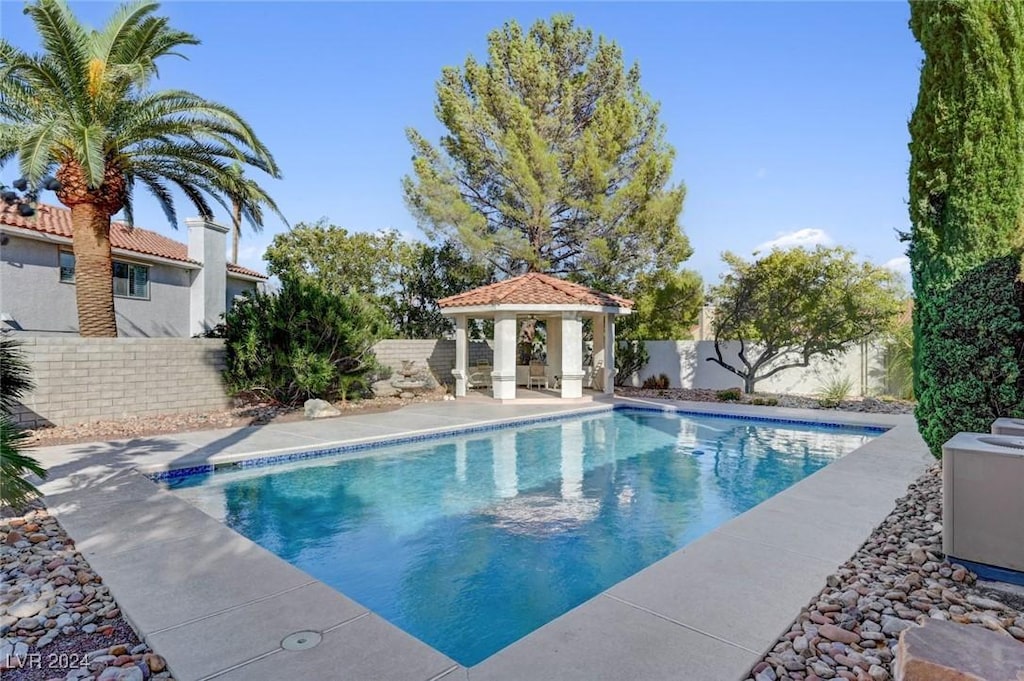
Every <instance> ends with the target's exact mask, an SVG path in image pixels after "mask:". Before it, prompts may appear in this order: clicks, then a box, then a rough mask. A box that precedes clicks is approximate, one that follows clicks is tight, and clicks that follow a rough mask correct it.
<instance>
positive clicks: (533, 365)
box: [526, 362, 548, 390]
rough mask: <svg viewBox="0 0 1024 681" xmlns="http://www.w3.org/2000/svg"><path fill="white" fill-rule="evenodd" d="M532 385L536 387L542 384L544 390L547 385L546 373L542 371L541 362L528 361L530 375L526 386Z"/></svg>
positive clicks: (530, 386)
mask: <svg viewBox="0 0 1024 681" xmlns="http://www.w3.org/2000/svg"><path fill="white" fill-rule="evenodd" d="M534 386H537V387H538V388H539V387H542V386H543V387H544V389H545V390H547V387H548V375H547V374H546V373H544V365H543V364H542V363H541V362H530V376H529V380H528V381H527V384H526V387H527V388H532V387H534Z"/></svg>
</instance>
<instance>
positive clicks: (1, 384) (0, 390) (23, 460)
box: [0, 333, 46, 509]
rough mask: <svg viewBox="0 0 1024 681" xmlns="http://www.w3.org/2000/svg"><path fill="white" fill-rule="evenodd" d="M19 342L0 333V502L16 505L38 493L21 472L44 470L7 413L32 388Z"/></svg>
mask: <svg viewBox="0 0 1024 681" xmlns="http://www.w3.org/2000/svg"><path fill="white" fill-rule="evenodd" d="M19 345H20V344H19V343H18V342H17V341H16V340H14V339H13V338H10V337H9V336H7V335H6V333H5V334H4V335H3V336H2V337H0V504H4V505H7V506H11V507H13V508H16V509H17V508H20V507H22V506H24V505H25V504H26V503H28V502H29V501H31V500H32V499H33V498H35V497H37V496H39V490H37V489H36V488H35V486H34V485H33V484H32V483H30V482H29V481H28V480H26V479H25V476H26V475H28V474H29V473H35V474H36V475H38V476H39V477H41V478H45V477H46V470H45V469H44V468H43V467H42V466H40V465H39V462H38V461H36V460H35V459H33V458H32V457H31V456H28V455H27V454H26V453H25V451H24V442H25V433H24V432H23V431H22V430H20V429H19V428H18V427H17V426H16V425H14V421H13V420H11V416H10V413H11V411H12V410H13V409H14V406H15V405H16V404H17V403H18V402H19V401H20V400H21V398H22V397H23V396H24V395H25V393H27V392H28V391H29V390H31V389H32V373H31V368H30V367H29V365H28V362H27V361H26V360H25V355H24V353H22V351H21V348H20V346H19Z"/></svg>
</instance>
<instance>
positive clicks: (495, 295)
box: [437, 272, 633, 309]
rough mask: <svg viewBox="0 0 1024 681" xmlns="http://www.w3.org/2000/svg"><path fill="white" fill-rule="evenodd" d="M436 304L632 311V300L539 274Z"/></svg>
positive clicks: (481, 288)
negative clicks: (605, 308) (596, 307)
mask: <svg viewBox="0 0 1024 681" xmlns="http://www.w3.org/2000/svg"><path fill="white" fill-rule="evenodd" d="M437 304H438V305H439V306H440V307H443V308H451V307H471V306H474V305H600V306H602V307H621V308H627V309H629V308H632V307H633V301H632V300H628V299H626V298H622V297H620V296H616V295H612V294H610V293H602V292H601V291H597V290H595V289H592V288H589V287H587V286H583V285H581V284H574V283H572V282H569V281H565V280H564V279H558V278H557V277H552V276H550V275H548V274H541V273H539V272H530V273H529V274H524V275H522V276H519V277H514V278H512V279H506V280H504V281H499V282H497V283H495V284H488V285H487V286H481V287H480V288H475V289H473V290H471V291H466V292H465V293H460V294H458V295H454V296H450V297H448V298H442V299H441V300H439V301H437Z"/></svg>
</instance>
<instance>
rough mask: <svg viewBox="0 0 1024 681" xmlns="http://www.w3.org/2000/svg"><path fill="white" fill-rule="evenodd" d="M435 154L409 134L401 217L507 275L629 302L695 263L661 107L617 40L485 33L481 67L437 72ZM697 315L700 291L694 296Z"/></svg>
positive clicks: (511, 30) (549, 24)
mask: <svg viewBox="0 0 1024 681" xmlns="http://www.w3.org/2000/svg"><path fill="white" fill-rule="evenodd" d="M435 110H436V113H437V117H438V119H439V120H440V122H441V123H442V124H443V125H444V127H445V128H446V132H445V134H444V136H443V137H442V138H441V143H440V147H439V148H438V147H435V146H434V145H433V144H432V143H431V142H429V141H428V140H427V139H426V138H424V137H423V135H421V134H420V133H418V132H416V131H415V130H409V131H408V136H409V140H410V142H411V144H412V147H413V154H414V157H413V173H412V175H411V176H409V177H406V178H405V179H404V181H403V185H404V188H405V193H406V197H407V200H408V203H409V205H410V208H411V209H412V211H413V212H414V214H415V215H416V216H417V218H418V220H419V223H420V225H421V226H422V227H423V229H424V230H425V231H426V232H427V233H428V234H431V235H436V236H440V237H443V238H450V239H453V240H455V241H456V242H458V243H459V244H460V245H461V246H462V247H463V248H465V249H466V250H467V251H469V252H470V253H471V254H472V255H474V256H475V257H476V258H477V259H478V260H480V261H486V262H488V263H489V264H491V265H493V266H494V267H495V268H496V269H497V270H498V272H499V273H501V274H503V275H504V276H514V275H517V274H522V273H523V272H527V271H541V272H549V273H553V274H559V275H564V276H569V277H571V278H574V279H576V280H579V281H583V282H585V283H588V284H591V285H596V286H606V287H611V289H612V290H616V291H617V292H621V293H626V294H629V293H631V292H632V291H631V290H630V289H631V288H632V285H633V284H634V283H635V282H636V281H637V280H638V278H640V277H641V276H642V275H644V274H651V273H653V272H657V271H671V272H673V273H677V272H678V271H679V270H678V268H679V266H680V264H681V263H682V262H683V261H684V260H685V259H686V258H688V257H689V256H690V253H691V248H690V245H689V242H688V240H687V239H686V237H685V235H684V234H683V232H682V230H681V229H680V227H679V223H678V220H679V214H680V212H681V211H682V207H683V197H684V194H685V189H684V187H683V186H682V185H671V184H670V176H671V173H672V163H673V159H674V155H675V154H674V151H673V149H672V148H671V147H670V146H669V145H668V144H667V143H666V141H665V130H664V126H663V124H662V123H661V122H660V121H659V118H658V104H657V103H656V102H654V101H652V100H651V98H650V97H649V96H648V95H647V94H646V93H645V92H644V91H643V90H642V89H641V87H640V72H639V69H638V67H637V66H635V65H634V66H632V67H630V68H626V67H625V66H624V64H623V58H622V51H621V50H620V49H619V47H618V46H617V45H615V43H613V42H610V41H607V40H605V39H603V38H595V36H594V35H593V34H592V33H591V32H590V31H588V30H583V29H581V28H578V27H576V26H575V25H574V23H573V20H572V19H571V18H570V17H566V16H556V17H554V18H553V19H552V20H551V21H538V22H537V23H535V24H534V25H533V26H532V27H531V28H530V29H529V31H527V32H524V31H523V30H522V29H521V28H520V26H519V25H518V24H517V23H515V22H509V23H506V24H505V25H504V26H503V27H502V28H501V29H499V30H496V31H493V32H492V33H491V34H490V35H489V36H488V58H487V61H486V63H480V62H478V61H477V60H475V59H474V58H472V57H470V58H469V59H467V60H466V62H465V65H464V66H463V67H462V68H458V67H449V68H445V69H444V71H443V73H442V75H441V79H440V81H438V83H437V104H436V107H435ZM689 296H690V297H692V298H693V301H694V305H693V307H694V309H695V308H696V301H699V296H700V288H699V285H697V286H695V287H694V290H693V291H690V292H689Z"/></svg>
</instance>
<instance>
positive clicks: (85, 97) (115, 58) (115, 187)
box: [0, 0, 280, 336]
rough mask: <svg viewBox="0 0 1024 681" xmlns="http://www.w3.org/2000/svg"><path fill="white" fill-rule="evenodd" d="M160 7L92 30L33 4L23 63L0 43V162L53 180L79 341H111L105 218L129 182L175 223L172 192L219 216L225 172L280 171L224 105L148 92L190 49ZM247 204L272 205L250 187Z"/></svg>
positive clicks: (33, 177) (66, 12)
mask: <svg viewBox="0 0 1024 681" xmlns="http://www.w3.org/2000/svg"><path fill="white" fill-rule="evenodd" d="M158 7H159V5H158V4H156V3H154V2H150V1H147V0H143V1H141V2H135V3H132V4H126V5H123V6H121V7H120V8H119V9H118V10H117V11H116V12H115V13H114V15H113V16H112V17H111V18H110V20H109V21H108V22H107V24H106V26H104V27H103V28H102V29H100V30H92V29H89V28H87V27H86V26H84V25H83V24H82V23H80V22H79V21H78V19H77V18H76V17H75V16H74V15H73V14H72V12H71V10H70V9H69V8H68V6H67V4H66V2H65V1H64V0H38V1H37V2H35V3H33V4H29V5H28V6H27V7H26V9H25V13H26V14H28V15H29V17H30V18H31V20H32V21H33V23H34V24H35V26H36V30H37V31H38V33H39V36H40V38H41V40H42V45H43V53H42V54H27V53H25V52H23V51H21V50H19V49H18V48H16V47H14V46H13V45H11V44H10V43H9V42H7V41H6V40H2V39H0V165H3V164H5V163H7V162H8V161H10V160H12V159H15V158H16V159H17V162H18V165H19V167H20V170H21V174H22V175H23V176H24V177H25V178H26V179H27V180H28V182H29V183H30V184H31V185H32V186H33V187H35V186H40V185H42V184H44V182H45V181H46V176H47V174H48V173H51V172H53V171H54V170H55V171H56V179H57V180H58V181H59V183H60V186H59V189H57V192H56V193H57V198H58V200H60V202H61V203H63V204H64V205H65V206H68V207H69V208H70V209H71V222H72V229H73V247H74V253H75V270H76V271H75V282H76V292H75V295H76V298H77V304H78V322H79V333H80V334H81V335H83V336H116V335H117V324H116V320H115V317H114V297H113V288H112V285H111V258H110V219H111V216H113V215H114V214H115V213H118V212H119V211H122V210H123V211H124V216H125V219H126V221H127V222H129V223H131V222H132V219H133V212H132V199H133V191H134V189H135V187H136V185H137V184H141V185H143V186H145V187H146V189H148V190H149V192H150V193H151V194H153V196H154V197H156V200H157V201H158V202H159V204H160V206H161V207H162V208H163V210H164V213H165V214H166V216H167V219H168V220H169V221H170V222H171V224H172V225H176V223H177V217H176V215H175V210H174V201H173V195H172V191H175V190H177V191H180V192H181V193H182V194H184V196H185V197H186V198H187V199H188V201H189V202H190V203H191V204H192V205H193V206H195V208H196V210H197V211H198V212H199V214H200V215H201V216H202V217H205V218H211V217H212V215H213V211H212V210H211V209H210V205H209V203H208V200H209V199H213V200H214V201H215V202H217V203H218V204H220V205H221V206H223V207H224V208H225V209H227V206H226V204H225V197H226V195H227V192H228V190H229V188H231V187H232V186H234V184H233V180H232V174H231V164H232V163H233V162H236V161H238V162H242V163H245V164H248V165H249V166H253V167H255V168H258V169H260V170H262V171H264V172H266V173H268V174H269V175H271V176H272V177H280V171H279V170H278V167H277V164H276V163H275V162H274V159H273V157H272V156H271V155H270V152H269V151H268V150H267V148H266V146H264V144H263V143H262V142H261V141H260V140H259V139H258V138H257V137H256V134H255V133H254V132H253V130H252V128H251V127H250V126H249V125H248V124H247V123H246V122H245V121H244V120H242V118H241V117H240V116H239V115H238V114H237V113H235V112H234V111H233V110H231V109H230V108H228V107H226V106H224V105H222V104H219V103H217V102H212V101H210V100H207V99H203V98H202V97H200V96H198V95H196V94H193V93H192V92H188V91H183V90H158V91H151V90H150V89H149V87H148V86H149V85H150V81H151V80H152V79H153V77H154V76H156V74H157V61H158V60H159V59H160V58H162V57H167V56H172V55H174V56H180V54H179V53H178V52H177V50H178V49H179V48H181V47H184V46H186V45H197V44H199V41H198V40H197V39H196V38H195V37H194V36H192V35H191V34H189V33H185V32H183V31H178V30H176V29H174V28H172V27H171V26H170V25H169V21H168V19H167V18H166V17H159V16H154V12H155V11H156V10H157V8H158ZM246 197H248V198H247V199H246V200H252V198H254V197H255V198H257V199H258V200H259V201H262V202H263V203H267V202H269V201H270V198H269V197H268V196H267V194H266V193H265V192H264V191H263V190H262V189H260V188H259V187H258V186H255V187H253V188H251V192H248V193H247V194H246Z"/></svg>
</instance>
